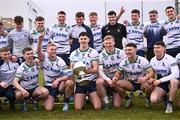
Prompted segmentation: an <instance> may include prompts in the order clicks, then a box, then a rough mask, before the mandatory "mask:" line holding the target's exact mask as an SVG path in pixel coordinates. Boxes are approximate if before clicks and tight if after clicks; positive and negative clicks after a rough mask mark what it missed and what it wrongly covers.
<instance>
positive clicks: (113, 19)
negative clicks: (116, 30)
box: [108, 14, 117, 25]
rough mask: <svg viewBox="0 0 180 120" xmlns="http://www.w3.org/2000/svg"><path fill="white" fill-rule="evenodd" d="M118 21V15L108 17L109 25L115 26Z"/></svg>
mask: <svg viewBox="0 0 180 120" xmlns="http://www.w3.org/2000/svg"><path fill="white" fill-rule="evenodd" d="M116 19H117V17H116V15H114V14H113V15H108V20H109V24H110V25H115V24H116Z"/></svg>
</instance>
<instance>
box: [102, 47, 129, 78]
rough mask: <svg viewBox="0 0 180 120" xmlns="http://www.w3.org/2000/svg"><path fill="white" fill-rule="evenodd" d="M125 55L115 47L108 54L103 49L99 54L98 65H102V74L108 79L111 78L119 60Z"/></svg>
mask: <svg viewBox="0 0 180 120" xmlns="http://www.w3.org/2000/svg"><path fill="white" fill-rule="evenodd" d="M125 57H126V54H125V52H124V51H122V50H120V49H118V48H115V50H114V52H113V53H112V54H109V53H108V52H107V51H106V50H105V49H104V50H103V51H102V52H101V53H100V55H99V65H103V72H104V74H105V75H106V76H107V77H109V78H110V79H112V78H113V76H114V74H115V72H116V71H117V70H118V68H119V64H120V62H121V61H122V60H123V59H124V58H125Z"/></svg>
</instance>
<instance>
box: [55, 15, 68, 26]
mask: <svg viewBox="0 0 180 120" xmlns="http://www.w3.org/2000/svg"><path fill="white" fill-rule="evenodd" d="M57 20H58V22H59V24H64V23H65V20H66V15H65V14H58V15H57Z"/></svg>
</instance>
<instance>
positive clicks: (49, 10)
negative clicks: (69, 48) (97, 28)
mask: <svg viewBox="0 0 180 120" xmlns="http://www.w3.org/2000/svg"><path fill="white" fill-rule="evenodd" d="M32 1H33V2H34V3H35V4H37V6H39V7H40V8H41V9H42V10H43V11H44V17H45V20H46V26H51V25H52V24H54V23H57V20H56V14H57V12H58V11H60V10H64V11H65V12H66V16H67V20H66V23H67V24H69V25H73V24H75V13H76V12H77V11H82V12H84V13H85V23H86V24H87V25H89V21H88V15H89V13H90V12H92V11H95V12H97V13H98V16H99V20H98V23H99V24H100V25H104V24H105V23H106V22H107V21H106V20H107V19H106V14H107V13H108V11H110V10H114V11H116V12H119V10H120V8H121V6H124V8H125V9H126V12H125V13H124V15H123V16H122V18H121V20H120V22H121V21H123V20H125V19H127V20H130V11H131V10H132V9H135V8H136V9H139V10H140V11H141V13H142V10H143V21H144V22H147V21H148V11H149V10H151V9H157V10H158V11H159V19H160V20H162V21H164V20H165V19H166V16H165V13H164V9H165V8H166V7H167V6H169V5H172V6H174V2H172V1H174V0H144V1H143V2H142V1H140V0H106V1H105V0H32ZM105 6H106V7H105ZM141 15H142V14H141Z"/></svg>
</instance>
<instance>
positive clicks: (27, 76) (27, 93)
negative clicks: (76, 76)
mask: <svg viewBox="0 0 180 120" xmlns="http://www.w3.org/2000/svg"><path fill="white" fill-rule="evenodd" d="M23 57H24V59H25V62H23V63H22V64H21V65H20V66H19V67H18V69H17V72H16V76H15V78H14V80H13V85H14V86H15V88H16V91H15V94H16V99H17V101H20V102H21V111H22V112H27V111H28V109H27V107H26V100H27V99H32V102H33V106H34V109H35V110H38V103H37V101H38V100H40V99H41V100H44V99H46V98H47V96H48V94H49V92H48V90H47V89H46V88H44V87H41V86H39V83H38V76H39V75H38V73H39V66H38V65H37V64H36V63H35V62H34V60H33V59H34V57H33V51H32V49H31V48H29V47H27V48H24V49H23Z"/></svg>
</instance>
